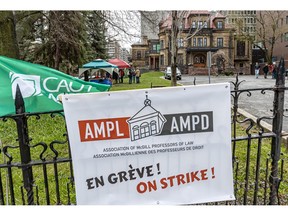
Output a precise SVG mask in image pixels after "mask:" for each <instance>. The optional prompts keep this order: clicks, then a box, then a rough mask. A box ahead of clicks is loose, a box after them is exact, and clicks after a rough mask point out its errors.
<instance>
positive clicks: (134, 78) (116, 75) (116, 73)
mask: <svg viewBox="0 0 288 216" xmlns="http://www.w3.org/2000/svg"><path fill="white" fill-rule="evenodd" d="M127 75H128V78H129V84H132V83H140V77H141V72H140V69H139V68H138V67H136V69H134V67H132V66H131V67H130V68H129V69H128V72H127ZM124 76H125V72H124V69H122V68H121V69H119V70H118V69H117V68H115V69H114V70H113V73H112V80H113V82H114V83H123V79H124Z"/></svg>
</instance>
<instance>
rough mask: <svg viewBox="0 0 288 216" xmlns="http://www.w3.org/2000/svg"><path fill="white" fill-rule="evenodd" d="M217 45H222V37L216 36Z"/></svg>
mask: <svg viewBox="0 0 288 216" xmlns="http://www.w3.org/2000/svg"><path fill="white" fill-rule="evenodd" d="M217 47H223V38H217Z"/></svg>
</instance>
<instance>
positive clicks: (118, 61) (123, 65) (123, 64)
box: [108, 58, 130, 68]
mask: <svg viewBox="0 0 288 216" xmlns="http://www.w3.org/2000/svg"><path fill="white" fill-rule="evenodd" d="M108 62H109V63H111V64H114V65H117V66H118V68H130V65H129V64H128V63H127V62H125V61H124V60H121V59H118V58H114V59H109V60H108Z"/></svg>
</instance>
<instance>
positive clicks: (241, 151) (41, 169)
mask: <svg viewBox="0 0 288 216" xmlns="http://www.w3.org/2000/svg"><path fill="white" fill-rule="evenodd" d="M284 72H285V68H284V61H282V62H281V63H280V68H279V70H278V75H277V79H276V83H275V86H274V87H271V88H261V89H259V88H258V89H240V87H241V83H242V82H241V81H239V79H238V75H237V76H236V81H235V82H232V85H233V86H234V89H233V90H231V95H232V101H231V103H232V104H231V107H232V126H231V130H232V137H231V144H232V151H233V152H232V161H233V175H234V190H235V197H236V200H235V201H229V202H221V203H209V204H213V205H214V204H220V205H224V204H228V205H267V204H270V205H287V204H288V193H287V190H288V184H287V183H288V178H287V175H288V173H287V172H288V167H287V163H286V161H287V159H288V156H287V153H286V147H285V146H284V145H283V140H284V135H285V134H283V132H282V125H283V118H284V117H287V116H285V115H284V114H285V113H284V111H285V110H284V97H285V91H286V90H287V88H286V87H285V75H284ZM267 91H272V92H273V94H274V100H273V102H271V106H272V107H273V110H272V113H273V114H272V115H271V116H263V117H260V118H257V119H256V120H255V119H252V118H247V117H245V116H243V115H241V114H240V113H239V110H240V108H239V97H240V96H241V97H242V96H243V95H244V94H245V95H246V96H247V97H250V96H251V95H252V94H253V93H254V92H261V93H262V94H263V95H264V94H265V92H267ZM15 109H16V113H17V114H15V115H11V116H5V117H1V119H2V121H3V122H1V125H0V137H1V143H0V204H1V205H27V204H28V205H60V204H62V205H70V204H76V198H75V187H74V179H73V169H72V159H71V154H70V148H69V140H68V136H67V133H66V126H65V119H64V115H63V111H55V112H49V113H26V112H25V108H24V102H23V98H22V96H21V92H20V90H19V88H18V90H17V93H16V99H15ZM286 111H287V110H286ZM265 120H269V121H271V122H272V129H271V130H267V129H266V128H265V127H264V126H263V122H264V121H265ZM51 125H52V126H51ZM47 135H49V139H46V140H43V137H47Z"/></svg>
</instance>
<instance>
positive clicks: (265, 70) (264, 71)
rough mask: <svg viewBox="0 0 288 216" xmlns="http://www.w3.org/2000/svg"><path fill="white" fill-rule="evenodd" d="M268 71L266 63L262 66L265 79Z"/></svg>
mask: <svg viewBox="0 0 288 216" xmlns="http://www.w3.org/2000/svg"><path fill="white" fill-rule="evenodd" d="M268 71H269V68H268V64H267V63H266V64H265V66H264V67H263V73H264V78H265V79H267V74H268Z"/></svg>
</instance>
